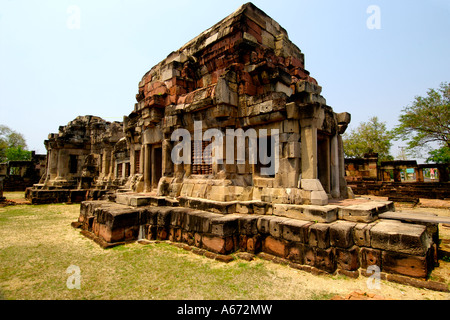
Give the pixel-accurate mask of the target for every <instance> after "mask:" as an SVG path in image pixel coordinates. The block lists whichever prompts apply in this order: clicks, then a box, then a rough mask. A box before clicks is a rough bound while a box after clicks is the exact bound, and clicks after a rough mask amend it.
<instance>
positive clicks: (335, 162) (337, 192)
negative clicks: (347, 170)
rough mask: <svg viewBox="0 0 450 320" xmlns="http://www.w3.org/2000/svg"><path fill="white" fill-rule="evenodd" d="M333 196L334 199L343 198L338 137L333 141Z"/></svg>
mask: <svg viewBox="0 0 450 320" xmlns="http://www.w3.org/2000/svg"><path fill="white" fill-rule="evenodd" d="M331 196H332V197H333V198H339V197H340V196H341V192H340V183H339V148H338V137H337V135H335V136H334V137H333V138H332V139H331Z"/></svg>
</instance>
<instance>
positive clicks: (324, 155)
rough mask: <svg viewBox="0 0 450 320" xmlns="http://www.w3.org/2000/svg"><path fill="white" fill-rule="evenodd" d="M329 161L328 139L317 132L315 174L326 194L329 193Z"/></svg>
mask: <svg viewBox="0 0 450 320" xmlns="http://www.w3.org/2000/svg"><path fill="white" fill-rule="evenodd" d="M330 161H331V157H330V137H329V136H328V135H326V134H323V133H321V132H317V174H318V177H319V180H320V183H321V184H322V187H323V189H324V190H325V192H326V193H327V194H329V193H330V192H331V170H330V166H331V163H330Z"/></svg>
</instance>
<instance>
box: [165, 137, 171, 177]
mask: <svg viewBox="0 0 450 320" xmlns="http://www.w3.org/2000/svg"><path fill="white" fill-rule="evenodd" d="M162 175H163V176H164V177H171V176H172V175H173V161H172V142H171V141H170V139H165V140H163V143H162Z"/></svg>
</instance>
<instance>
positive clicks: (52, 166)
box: [47, 149, 58, 180]
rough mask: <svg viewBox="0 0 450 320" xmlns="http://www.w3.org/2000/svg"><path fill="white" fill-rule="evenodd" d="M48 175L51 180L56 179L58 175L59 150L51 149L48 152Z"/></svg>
mask: <svg viewBox="0 0 450 320" xmlns="http://www.w3.org/2000/svg"><path fill="white" fill-rule="evenodd" d="M48 159H49V162H48V169H47V170H48V176H49V180H55V179H56V177H57V176H58V150H55V149H50V150H49V154H48Z"/></svg>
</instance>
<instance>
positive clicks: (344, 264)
mask: <svg viewBox="0 0 450 320" xmlns="http://www.w3.org/2000/svg"><path fill="white" fill-rule="evenodd" d="M335 253H336V261H337V266H338V268H340V269H342V270H347V271H355V270H358V269H359V248H358V247H357V246H353V247H351V248H350V249H342V248H336V251H335Z"/></svg>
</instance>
